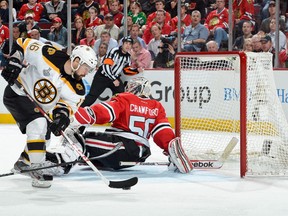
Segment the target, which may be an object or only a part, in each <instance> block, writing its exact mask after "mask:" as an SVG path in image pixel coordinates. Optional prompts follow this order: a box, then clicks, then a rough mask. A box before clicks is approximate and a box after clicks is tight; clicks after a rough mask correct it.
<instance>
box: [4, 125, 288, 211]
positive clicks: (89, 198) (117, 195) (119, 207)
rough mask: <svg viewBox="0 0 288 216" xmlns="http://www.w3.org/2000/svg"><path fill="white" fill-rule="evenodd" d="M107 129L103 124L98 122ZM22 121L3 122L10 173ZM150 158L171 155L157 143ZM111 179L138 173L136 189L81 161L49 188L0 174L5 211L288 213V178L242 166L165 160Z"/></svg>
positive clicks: (6, 166)
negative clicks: (189, 166)
mask: <svg viewBox="0 0 288 216" xmlns="http://www.w3.org/2000/svg"><path fill="white" fill-rule="evenodd" d="M94 129H95V130H100V131H102V130H103V128H101V127H98V128H94ZM25 139H26V137H25V135H22V134H21V133H20V131H19V130H18V128H17V126H16V125H0V143H1V144H0V145H1V151H0V174H3V173H7V172H8V173H9V172H10V169H11V168H12V166H13V164H14V162H15V161H16V160H17V158H18V156H19V154H20V152H21V151H22V150H23V148H24V144H25ZM151 149H152V155H151V156H150V158H149V161H166V158H165V157H164V156H162V153H161V151H160V150H159V148H157V146H155V144H152V146H151ZM102 173H103V174H104V175H105V176H106V177H107V178H109V179H111V180H119V179H126V178H130V177H133V176H137V177H138V178H139V182H138V184H137V185H136V186H134V187H132V189H131V190H122V189H111V188H109V187H108V186H106V185H105V184H104V183H103V182H102V181H101V180H100V178H99V177H98V176H96V174H95V173H94V172H93V171H91V170H89V169H87V168H83V167H79V166H78V167H75V168H74V169H73V172H72V173H70V174H69V175H67V176H63V177H56V178H55V179H54V181H53V184H52V187H51V188H49V189H39V188H33V187H32V186H31V179H29V178H28V177H25V176H22V175H13V176H8V177H2V178H0V216H26V215H27V216H46V215H47V216H52V215H57V216H58V215H59V216H64V215H65V216H66V215H67V216H74V215H75V216H80V215H81V216H86V215H87V216H92V215H94V216H142V215H143V216H144V215H145V216H162V215H163V216H186V215H187V216H198V215H199V216H202V215H203V216H208V215H211V216H242V215H243V216H245V215H253V216H258V215H259V216H266V215H267V216H271V215H273V216H282V215H283V216H284V215H285V216H286V215H288V178H286V177H284V178H283V177H278V178H276V177H273V178H271V177H266V178H265V177H257V178H251V177H249V178H243V179H241V178H240V177H239V170H234V171H233V170H232V171H231V170H229V171H227V170H222V169H221V170H209V171H207V170H206V171H204V170H195V171H193V172H192V173H191V174H189V175H183V174H177V173H172V172H170V171H168V170H167V168H166V167H164V166H148V167H144V166H135V167H133V168H130V169H128V170H125V171H119V172H109V171H103V172H102Z"/></svg>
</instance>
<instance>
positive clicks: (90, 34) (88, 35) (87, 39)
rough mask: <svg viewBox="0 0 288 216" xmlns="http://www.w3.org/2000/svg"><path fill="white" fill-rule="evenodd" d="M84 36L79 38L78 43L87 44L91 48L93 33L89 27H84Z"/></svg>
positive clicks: (93, 39)
mask: <svg viewBox="0 0 288 216" xmlns="http://www.w3.org/2000/svg"><path fill="white" fill-rule="evenodd" d="M85 36H86V37H85V38H83V39H81V40H80V45H87V46H90V47H91V48H92V49H93V47H94V44H95V33H94V31H93V29H92V28H91V27H89V28H86V31H85Z"/></svg>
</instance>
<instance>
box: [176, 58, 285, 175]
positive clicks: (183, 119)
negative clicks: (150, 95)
mask: <svg viewBox="0 0 288 216" xmlns="http://www.w3.org/2000/svg"><path fill="white" fill-rule="evenodd" d="M246 57H247V68H246V69H245V68H244V69H243V68H242V69H241V68H240V65H241V61H243V58H241V57H240V56H239V55H238V54H229V53H227V54H218V53H215V54H214V55H212V54H211V53H210V54H207V55H202V54H201V56H196V55H195V56H193V54H189V55H185V54H184V55H182V56H181V55H179V56H177V57H176V58H179V60H180V68H176V69H175V71H176V74H175V76H179V80H180V83H179V84H180V91H179V93H178V94H179V97H180V99H181V103H180V104H179V106H180V107H179V108H180V112H179V113H178V114H176V115H180V128H179V129H180V134H181V139H182V144H183V147H184V149H185V151H186V153H187V154H188V157H189V158H190V159H204V160H217V159H218V158H219V157H220V156H221V154H222V153H223V150H224V149H225V147H226V146H227V144H228V143H229V141H230V140H231V139H232V138H233V137H234V136H236V137H238V138H239V133H240V103H241V100H243V98H242V99H241V100H240V88H241V86H240V73H247V80H246V83H247V97H246V99H244V100H246V101H247V107H246V114H247V119H246V121H245V122H246V124H245V126H246V130H247V134H246V137H247V145H246V146H247V161H246V166H247V173H246V175H285V174H287V168H288V149H287V147H288V146H287V137H288V134H287V131H288V127H287V121H286V118H285V115H284V112H283V109H282V107H281V103H280V101H279V99H278V97H277V89H276V86H275V81H274V76H273V69H272V55H271V54H270V53H246ZM244 60H245V59H244ZM176 92H177V91H176ZM176 94H177V93H176ZM176 117H177V116H176ZM176 130H178V129H177V128H176ZM242 145H243V143H242ZM240 157H241V156H240V143H238V145H237V146H236V147H235V148H234V150H233V151H232V153H231V156H230V159H232V160H235V161H239V160H240ZM242 157H243V156H242Z"/></svg>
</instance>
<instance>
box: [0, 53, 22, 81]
mask: <svg viewBox="0 0 288 216" xmlns="http://www.w3.org/2000/svg"><path fill="white" fill-rule="evenodd" d="M22 67H23V66H22V64H21V62H20V61H19V59H17V58H10V59H9V60H8V63H7V66H6V67H5V68H4V69H3V70H2V73H1V75H2V76H3V78H4V79H5V80H6V81H7V82H8V83H9V85H13V84H14V81H15V80H16V79H17V77H18V75H19V74H20V72H21V70H22Z"/></svg>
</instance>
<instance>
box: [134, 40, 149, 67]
mask: <svg viewBox="0 0 288 216" xmlns="http://www.w3.org/2000/svg"><path fill="white" fill-rule="evenodd" d="M150 65H151V54H150V52H149V51H148V50H146V49H144V48H143V47H142V45H141V42H140V41H139V40H137V39H136V40H134V41H133V45H132V50H131V67H132V68H137V69H138V71H141V69H139V68H142V69H147V68H150Z"/></svg>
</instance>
